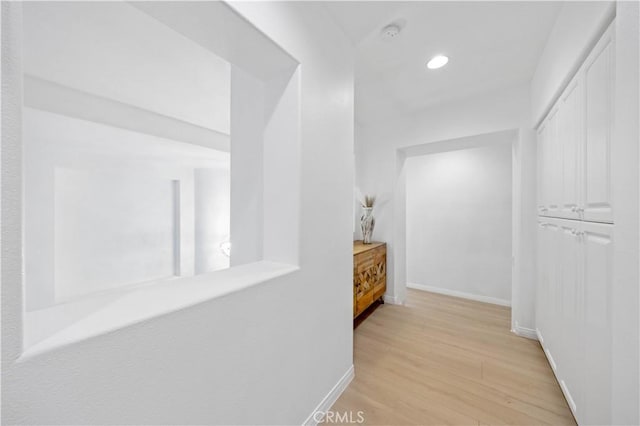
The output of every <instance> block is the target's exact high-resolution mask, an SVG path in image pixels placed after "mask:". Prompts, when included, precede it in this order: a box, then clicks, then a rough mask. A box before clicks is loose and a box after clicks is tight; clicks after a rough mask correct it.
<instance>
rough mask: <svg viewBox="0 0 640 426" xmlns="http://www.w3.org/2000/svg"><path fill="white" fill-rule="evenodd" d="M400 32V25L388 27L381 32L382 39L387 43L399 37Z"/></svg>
mask: <svg viewBox="0 0 640 426" xmlns="http://www.w3.org/2000/svg"><path fill="white" fill-rule="evenodd" d="M400 30H401V28H400V26H399V25H396V24H390V25H387V26H386V27H384V28H383V29H382V31H381V32H380V37H382V39H383V40H387V41H388V40H392V39H394V38H396V37H398V35H399V34H400Z"/></svg>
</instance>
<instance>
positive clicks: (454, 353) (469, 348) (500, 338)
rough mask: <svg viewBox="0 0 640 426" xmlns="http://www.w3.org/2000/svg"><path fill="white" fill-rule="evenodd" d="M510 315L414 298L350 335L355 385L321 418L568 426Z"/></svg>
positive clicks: (541, 365)
mask: <svg viewBox="0 0 640 426" xmlns="http://www.w3.org/2000/svg"><path fill="white" fill-rule="evenodd" d="M510 315H511V312H510V309H509V308H506V307H502V306H496V305H490V304H486V303H480V302H474V301H469V300H464V299H459V298H454V297H449V296H443V295H438V294H434V293H428V292H423V291H419V290H411V289H409V290H408V295H407V305H406V306H397V305H388V304H385V305H380V306H378V307H377V308H376V309H375V311H373V312H372V313H371V314H370V315H369V316H368V318H366V320H364V321H362V322H361V324H359V326H358V327H357V328H356V330H355V331H354V346H355V347H354V363H355V372H356V377H355V379H354V380H353V382H352V383H351V384H350V385H349V387H348V389H347V390H346V391H345V392H344V393H343V394H342V396H341V397H340V398H339V399H338V401H337V402H336V403H335V404H334V406H333V408H332V409H331V410H332V411H334V412H352V413H353V414H352V417H351V418H352V419H357V414H356V413H357V412H358V411H362V412H363V415H364V419H365V422H364V424H384V425H414V424H415V425H417V424H421V425H425V424H438V425H441V424H451V425H489V424H491V425H493V424H495V425H516V424H517V425H523V424H529V425H533V424H535V425H540V424H553V425H565V424H572V425H573V424H575V421H574V419H573V417H572V415H571V412H570V410H569V407H568V406H567V403H566V401H565V399H564V397H563V395H562V392H561V390H560V387H559V386H558V383H557V382H556V380H555V378H554V375H553V372H552V371H551V367H549V364H548V363H547V360H546V359H545V357H544V354H543V352H542V349H541V347H540V345H539V344H538V342H536V341H533V340H529V339H525V338H522V337H518V336H516V335H514V334H513V333H511V332H510V331H509V329H510Z"/></svg>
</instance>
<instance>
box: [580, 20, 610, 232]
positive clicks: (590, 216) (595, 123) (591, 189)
mask: <svg viewBox="0 0 640 426" xmlns="http://www.w3.org/2000/svg"><path fill="white" fill-rule="evenodd" d="M614 75H615V74H614V47H613V31H611V28H610V29H609V30H607V32H605V34H604V36H603V37H602V38H601V39H600V41H599V42H598V44H597V45H596V47H595V48H594V49H593V51H592V52H591V54H590V55H589V57H588V58H587V60H586V62H585V64H584V75H583V78H584V85H585V90H584V96H585V125H584V131H585V137H584V148H583V151H584V159H583V168H584V172H583V175H582V176H583V185H582V193H583V203H582V204H583V205H582V207H581V208H580V211H579V212H580V213H581V214H582V218H583V219H584V220H588V221H596V222H610V223H612V222H613V200H612V189H611V137H612V130H613V79H614Z"/></svg>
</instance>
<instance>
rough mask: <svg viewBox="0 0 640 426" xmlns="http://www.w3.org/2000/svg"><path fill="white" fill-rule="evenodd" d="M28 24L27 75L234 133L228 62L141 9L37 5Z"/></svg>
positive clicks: (28, 10) (28, 9) (27, 14)
mask: <svg viewBox="0 0 640 426" xmlns="http://www.w3.org/2000/svg"><path fill="white" fill-rule="evenodd" d="M24 18H25V19H24V23H25V26H24V71H25V73H26V74H28V75H29V76H32V77H37V78H42V79H45V80H47V81H50V82H53V83H56V84H59V85H62V86H66V87H71V88H74V89H77V90H80V91H83V92H87V93H91V94H93V95H97V96H100V97H103V98H107V99H111V100H114V101H117V102H121V103H124V104H127V105H132V106H135V107H138V108H141V109H143V110H147V111H152V112H154V113H157V114H161V115H164V116H168V117H173V118H175V119H178V120H181V121H184V122H187V123H190V124H193V125H196V126H200V127H204V128H207V129H210V130H215V131H218V132H222V133H225V134H229V123H230V119H229V116H230V114H229V102H230V101H229V100H230V87H229V74H230V65H229V62H227V61H225V60H224V59H222V58H220V57H219V56H217V55H215V54H214V53H212V52H211V51H209V50H207V49H205V48H204V47H202V46H200V45H199V44H197V43H194V42H193V41H192V40H189V39H188V38H186V37H185V36H183V35H181V34H180V33H178V32H176V31H174V30H173V29H171V28H169V27H167V26H165V25H163V24H162V23H161V22H158V21H157V20H155V19H153V18H152V17H150V16H148V15H147V14H145V13H143V12H141V11H140V10H138V9H137V8H135V7H132V6H131V5H129V4H126V3H124V2H122V3H118V2H111V3H102V4H100V3H93V4H91V3H87V2H75V3H61V4H53V3H47V2H41V3H36V2H34V3H26V4H25V6H24ZM160 46H161V47H160Z"/></svg>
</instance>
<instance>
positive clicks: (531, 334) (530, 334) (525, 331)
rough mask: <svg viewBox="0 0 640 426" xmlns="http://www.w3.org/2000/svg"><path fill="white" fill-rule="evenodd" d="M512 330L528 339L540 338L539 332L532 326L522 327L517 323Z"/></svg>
mask: <svg viewBox="0 0 640 426" xmlns="http://www.w3.org/2000/svg"><path fill="white" fill-rule="evenodd" d="M511 332H512V333H514V334H516V335H518V336H520V337H526V338H527V339H531V340H539V339H538V332H537V331H536V330H534V329H532V328H527V327H520V326H518V325H516V326H515V327H514V328H513V330H511Z"/></svg>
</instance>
